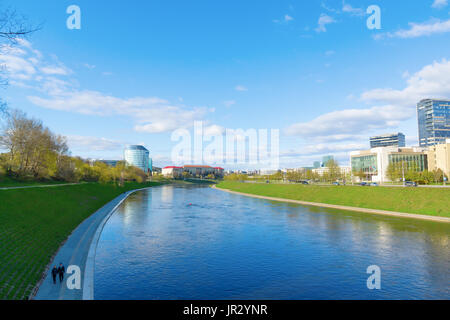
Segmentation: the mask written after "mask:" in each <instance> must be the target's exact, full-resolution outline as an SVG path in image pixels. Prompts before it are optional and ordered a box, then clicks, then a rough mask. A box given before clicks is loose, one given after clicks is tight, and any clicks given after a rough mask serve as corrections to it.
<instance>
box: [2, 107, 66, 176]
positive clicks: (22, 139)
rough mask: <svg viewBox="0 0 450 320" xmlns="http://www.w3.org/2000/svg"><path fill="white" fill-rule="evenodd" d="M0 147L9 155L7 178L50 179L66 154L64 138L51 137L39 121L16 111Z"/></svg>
mask: <svg viewBox="0 0 450 320" xmlns="http://www.w3.org/2000/svg"><path fill="white" fill-rule="evenodd" d="M0 146H1V147H3V148H4V149H6V150H7V151H8V156H7V161H6V163H5V166H6V171H7V173H8V174H10V175H11V174H15V175H17V176H19V177H28V176H32V177H33V178H35V179H42V178H48V177H49V176H53V175H54V174H55V173H56V172H57V170H58V167H59V166H60V165H61V163H60V161H61V157H63V156H66V155H67V154H68V147H67V143H66V140H65V138H64V137H62V136H58V135H55V134H53V133H52V132H51V131H50V130H49V129H48V128H46V127H44V126H43V124H42V122H41V121H40V120H37V119H34V118H31V119H30V118H27V116H26V114H25V113H23V112H21V111H18V110H15V111H13V112H12V113H11V114H10V115H8V117H7V121H6V124H5V126H4V129H3V132H2V134H1V135H0Z"/></svg>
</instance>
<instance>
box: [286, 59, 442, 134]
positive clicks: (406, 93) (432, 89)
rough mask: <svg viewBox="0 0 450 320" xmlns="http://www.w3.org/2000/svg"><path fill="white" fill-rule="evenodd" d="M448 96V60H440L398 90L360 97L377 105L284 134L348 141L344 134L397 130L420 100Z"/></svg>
mask: <svg viewBox="0 0 450 320" xmlns="http://www.w3.org/2000/svg"><path fill="white" fill-rule="evenodd" d="M449 96H450V61H447V60H442V61H441V62H434V63H432V64H430V65H427V66H425V67H423V68H422V69H421V70H420V71H418V72H416V73H414V74H413V75H410V76H409V77H408V78H407V79H406V86H405V88H403V89H401V90H395V89H374V90H369V91H366V92H363V93H362V94H361V96H360V99H361V100H362V101H364V102H367V103H377V104H379V105H376V106H372V107H370V108H364V109H363V108H361V109H344V110H339V111H333V112H329V113H326V114H323V115H321V116H319V117H317V118H315V119H313V120H311V121H309V122H300V123H295V124H293V125H291V126H289V127H288V128H286V129H285V131H284V132H285V133H286V134H287V135H294V136H302V137H305V138H308V139H310V138H311V137H313V138H321V137H334V138H339V136H340V137H341V138H344V137H345V138H346V139H347V138H348V139H350V137H349V136H347V135H355V133H356V134H361V133H363V132H369V131H372V130H381V129H383V130H385V129H393V128H397V127H398V126H399V125H400V124H401V122H402V121H405V120H408V119H411V118H413V117H414V116H415V114H416V104H417V102H418V101H420V100H421V99H424V98H429V97H433V98H448V97H449Z"/></svg>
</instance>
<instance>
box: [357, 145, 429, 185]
mask: <svg viewBox="0 0 450 320" xmlns="http://www.w3.org/2000/svg"><path fill="white" fill-rule="evenodd" d="M426 151H427V149H426V148H422V147H407V148H398V147H380V148H373V149H369V150H361V151H352V152H350V158H351V168H352V169H351V170H352V174H353V175H355V174H357V173H364V175H365V176H366V178H365V179H364V180H368V181H374V182H379V183H384V182H387V181H389V179H388V177H387V169H388V167H389V164H391V163H393V164H399V165H400V164H402V165H403V166H405V168H404V169H405V170H408V169H411V168H414V170H417V171H424V170H427V168H428V163H427V154H426Z"/></svg>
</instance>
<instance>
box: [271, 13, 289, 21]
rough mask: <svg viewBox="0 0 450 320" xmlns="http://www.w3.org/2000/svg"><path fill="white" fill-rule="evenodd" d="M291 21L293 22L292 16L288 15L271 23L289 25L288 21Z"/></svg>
mask: <svg viewBox="0 0 450 320" xmlns="http://www.w3.org/2000/svg"><path fill="white" fill-rule="evenodd" d="M293 20H294V18H293V17H292V16H290V15H288V14H285V15H284V17H283V19H282V20H280V19H275V20H273V22H275V23H289V21H293Z"/></svg>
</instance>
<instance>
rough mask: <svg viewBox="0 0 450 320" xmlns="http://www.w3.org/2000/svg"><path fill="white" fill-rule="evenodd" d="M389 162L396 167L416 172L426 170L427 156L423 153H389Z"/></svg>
mask: <svg viewBox="0 0 450 320" xmlns="http://www.w3.org/2000/svg"><path fill="white" fill-rule="evenodd" d="M389 163H390V164H392V165H393V166H394V168H397V169H400V168H404V169H405V170H413V171H417V172H422V171H425V170H428V158H427V155H426V154H424V153H421V154H419V153H409V154H408V153H392V154H390V155H389Z"/></svg>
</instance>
